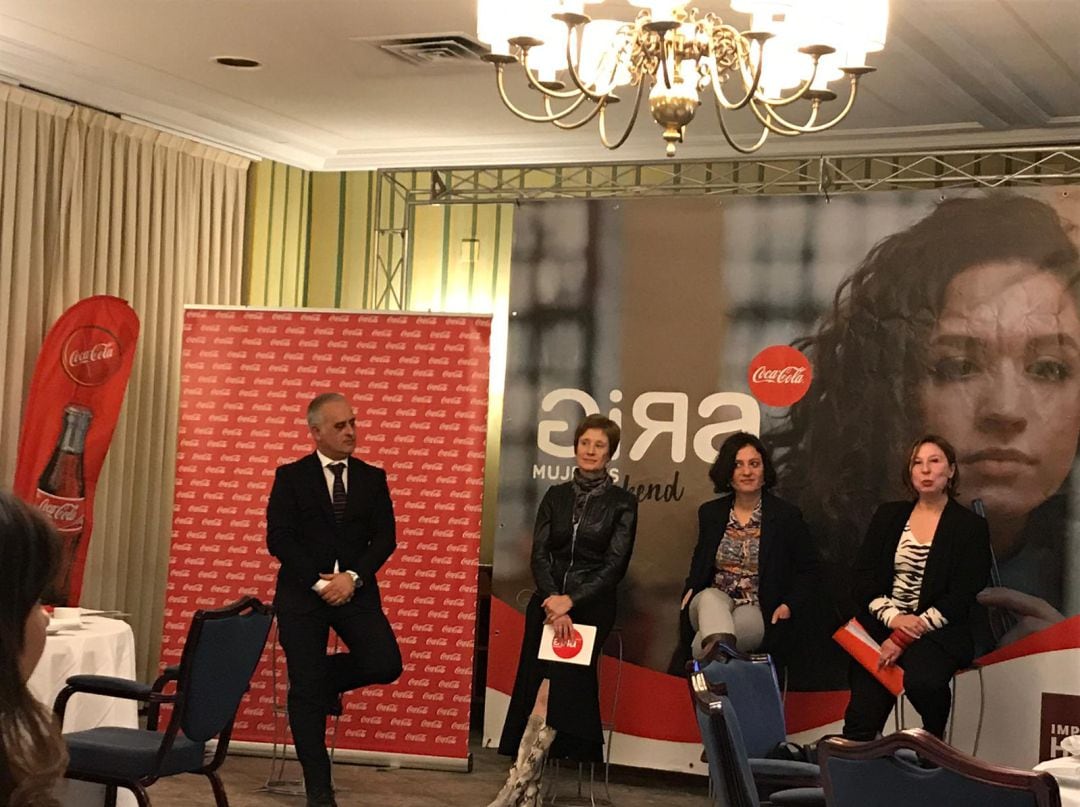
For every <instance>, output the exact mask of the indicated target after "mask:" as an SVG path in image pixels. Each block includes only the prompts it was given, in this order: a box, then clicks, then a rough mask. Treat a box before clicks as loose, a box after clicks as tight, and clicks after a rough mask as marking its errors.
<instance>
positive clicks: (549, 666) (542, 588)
mask: <svg viewBox="0 0 1080 807" xmlns="http://www.w3.org/2000/svg"><path fill="white" fill-rule="evenodd" d="M574 445H575V450H574V457H575V460H576V462H577V468H576V469H575V470H574V476H573V479H571V480H570V481H569V482H565V483H563V484H561V485H553V486H552V487H551V488H549V489H548V491H547V493H546V494H545V495H544V499H543V501H541V502H540V509H539V511H538V512H537V515H536V527H535V529H534V531H533V546H532V573H533V578H534V580H535V582H536V591H535V592H534V593H533V596H532V599H531V600H530V601H529V604H528V606H527V608H526V609H525V636H524V638H523V640H522V643H521V657H520V659H519V661H518V670H517V677H516V679H515V681H514V692H513V695H512V696H511V699H510V707H509V709H508V711H507V714H506V722H505V724H504V725H503V732H502V738H501V740H500V742H499V753H501V754H506V755H509V756H514V755H516V756H517V759H516V762H515V765H514V767H513V768H511V770H510V776H509V778H508V779H507V782H506V785H504V787H503V789H502V790H501V791H500V792H499V795H498V796H497V797H496V798H495V800H494V801H493V802H491V805H490V807H511V805H533V804H538V803H539V779H540V773H541V772H542V770H543V765H544V758H545V757H546V755H547V753H548V751H549V750H550V752H551V753H553V754H554V755H555V756H557V757H568V758H571V759H575V760H581V761H585V762H590V761H596V762H600V761H602V760H603V745H604V740H603V733H602V731H601V728H600V697H599V689H598V685H597V678H596V672H597V664H598V661H599V657H600V649H601V648H602V647H603V644H604V640H605V639H606V638H607V635H608V633H609V632H610V631H611V628H612V626H613V625H614V624H615V610H616V596H615V589H616V586H617V585H618V583H619V581H620V580H622V578H623V576H624V575H625V574H626V569H627V567H628V566H629V565H630V554H631V552H632V551H633V549H634V534H635V531H636V529H637V498H636V497H635V496H634V495H633V494H632V493H630V492H629V491H627V490H625V489H623V488H619V487H616V486H615V484H614V483H613V480H612V478H611V476H610V475H609V474H608V471H607V464H608V460H609V459H610V458H611V455H612V454H614V453H615V450H616V449H617V448H618V447H619V426H618V425H617V424H616V423H615V422H614V421H612V420H610V419H608V418H606V417H604V416H603V415H589V416H588V417H586V418H585V419H584V420H583V421H582V422H581V423H580V424H579V425H578V427H577V429H576V431H575V432H574ZM575 622H579V623H581V624H583V625H594V626H595V627H596V643H595V644H594V645H593V653H592V662H591V663H590V664H589V665H588V666H585V665H578V664H568V663H561V662H549V661H541V660H540V659H539V658H538V657H537V654H538V652H539V648H540V637H541V635H542V633H543V628H544V625H545V624H550V625H551V626H552V628H553V629H554V631H555V635H556V637H564V638H567V637H569V636H570V633H571V630H572V629H573V624H574V623H575Z"/></svg>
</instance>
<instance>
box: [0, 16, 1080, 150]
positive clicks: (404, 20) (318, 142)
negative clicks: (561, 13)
mask: <svg viewBox="0 0 1080 807" xmlns="http://www.w3.org/2000/svg"><path fill="white" fill-rule="evenodd" d="M605 5H607V6H611V7H612V9H611V12H609V13H617V15H618V16H623V17H630V16H631V15H632V11H634V9H631V8H630V7H629V6H628V5H627V4H626V2H625V0H607V2H606V4H605ZM697 5H698V7H699V8H701V9H702V10H703V11H708V10H712V11H717V12H719V13H721V14H724V15H725V16H727V17H730V18H731V21H732V22H734V23H736V24H737V25H738V26H739V27H745V26H746V20H745V18H744V17H742V15H736V14H731V13H730V12H727V11H726V10H727V3H726V2H723V0H701V1H700V2H698V3H697ZM592 8H593V9H597V8H603V7H598V6H593V7H592ZM474 31H475V0H0V74H2V75H3V76H5V77H7V78H8V80H15V81H17V82H19V83H21V84H23V85H24V86H27V87H30V88H33V89H38V90H42V91H45V92H49V93H53V94H55V95H59V96H62V97H64V98H68V99H71V100H74V101H78V102H81V103H84V104H89V105H92V106H96V107H99V108H101V109H104V110H107V111H110V112H115V113H120V114H124V115H128V116H132V117H135V118H139V119H142V120H145V121H149V122H152V123H154V124H157V125H159V126H162V127H166V128H171V129H174V130H179V131H182V132H186V133H190V134H194V135H197V136H199V137H200V138H203V139H206V140H209V141H211V142H216V143H219V144H222V145H225V146H228V147H232V148H234V149H238V150H241V151H244V152H248V153H252V154H255V155H259V156H262V157H267V158H272V159H275V160H280V161H282V162H286V163H289V164H292V165H296V166H300V167H303V168H308V169H316V170H323V169H326V170H344V169H370V168H381V167H413V166H420V167H427V166H451V165H494V164H539V163H574V162H599V161H608V160H618V161H628V160H634V161H637V160H642V161H655V160H661V159H663V154H664V148H663V145H664V144H663V142H662V141H661V140H660V137H659V133H660V130H659V129H658V128H657V127H656V126H655V124H653V123H652V121H651V120H650V119H649V118H648V115H647V111H646V110H643V111H642V118H641V120H639V122H638V127H637V129H636V130H635V131H634V133H633V134H632V135H631V137H630V140H629V142H628V143H627V144H626V145H625V146H623V147H622V148H621V149H619V150H618V151H615V152H609V151H606V150H605V149H603V148H602V147H601V146H600V145H599V144H598V142H597V138H596V133H595V128H594V127H593V126H589V127H586V128H585V129H583V130H581V131H578V132H573V133H567V132H559V131H556V130H555V129H554V128H552V127H551V126H549V125H539V124H529V123H525V122H524V121H520V120H518V119H517V118H515V117H514V116H513V115H511V114H510V113H509V112H508V111H506V110H505V109H504V108H503V107H502V105H501V103H500V101H499V100H498V98H497V95H496V91H495V82H494V78H493V72H494V71H493V69H492V68H491V67H490V66H489V65H486V64H483V63H480V62H477V63H475V64H469V63H454V64H448V65H439V66H434V67H416V66H412V65H409V64H407V63H405V62H403V61H400V60H399V59H397V58H396V57H394V56H392V55H389V54H387V53H384V52H382V51H380V50H378V49H377V48H376V47H375V46H374V45H372V44H371V43H370V42H368V41H366V40H367V39H368V38H372V37H384V36H409V35H423V34H442V33H449V32H459V33H465V34H468V35H470V36H472V35H473V34H474ZM217 56H246V57H251V58H255V59H258V60H260V61H261V62H262V63H263V67H262V68H260V69H258V70H254V71H236V70H228V69H226V68H223V67H221V66H219V65H217V64H216V63H214V61H213V59H214V57H217ZM871 61H872V63H873V64H875V66H877V67H878V68H879V71H878V72H877V73H874V74H873V75H871V76H868V77H867V78H865V79H864V80H863V81H864V84H863V87H862V88H861V89H860V97H859V99H858V103H857V104H856V107H855V110H854V111H853V112H852V114H851V116H850V117H849V118H848V119H847V120H846V121H845V122H844V123H842V124H841V125H840V126H839V127H837V128H836V129H833V130H831V131H829V132H825V133H822V134H819V135H812V136H804V137H799V138H794V139H782V142H776V141H780V140H781V139H779V138H777V139H776V140H775V141H770V143H769V145H768V146H767V147H766V149H765V150H764V151H763V152H762V154H764V155H767V156H779V155H795V154H817V153H823V152H824V153H830V154H840V153H864V152H871V151H873V152H880V151H900V150H926V149H938V148H958V147H993V146H1014V145H1033V144H1039V143H1054V144H1066V143H1078V142H1080V0H892V18H891V25H890V29H889V42H888V45H887V48H886V51H885V52H884V53H881V54H874V55H873V57H872V59H871ZM703 100H705V102H706V104H707V105H703V106H702V107H701V109H700V111H699V113H698V119H697V120H696V121H694V123H692V124H691V125H690V126H689V127H688V137H687V143H686V144H684V145H683V146H680V148H679V157H681V158H685V159H708V158H712V159H722V158H725V157H729V156H733V152H732V151H731V150H730V149H729V148H728V147H727V146H726V145H725V144H724V142H723V139H722V137H721V136H720V134H719V128H718V127H717V126H716V123H715V115H714V114H713V112H712V104H711V101H710V100H709V99H708V98H705V99H703ZM623 106H624V107H629V104H624V105H623ZM737 128H738V127H737Z"/></svg>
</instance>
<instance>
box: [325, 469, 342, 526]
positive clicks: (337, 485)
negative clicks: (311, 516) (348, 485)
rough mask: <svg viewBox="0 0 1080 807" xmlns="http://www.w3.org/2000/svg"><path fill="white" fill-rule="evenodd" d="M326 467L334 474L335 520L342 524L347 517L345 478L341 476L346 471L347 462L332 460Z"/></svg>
mask: <svg viewBox="0 0 1080 807" xmlns="http://www.w3.org/2000/svg"><path fill="white" fill-rule="evenodd" d="M326 467H327V468H329V469H330V470H331V471H332V472H333V474H334V496H333V501H334V520H335V521H336V522H337V523H338V524H340V523H341V521H342V519H344V518H345V501H346V498H345V480H343V479H342V478H341V475H342V474H343V473H345V463H343V462H332V463H330V464H329V465H328V466H326Z"/></svg>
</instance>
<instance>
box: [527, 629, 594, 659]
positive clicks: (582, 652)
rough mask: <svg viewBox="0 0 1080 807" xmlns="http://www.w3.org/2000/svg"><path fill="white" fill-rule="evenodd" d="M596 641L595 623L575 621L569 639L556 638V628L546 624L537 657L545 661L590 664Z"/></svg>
mask: <svg viewBox="0 0 1080 807" xmlns="http://www.w3.org/2000/svg"><path fill="white" fill-rule="evenodd" d="M595 643H596V626H595V625H581V624H579V623H576V622H575V623H574V628H573V631H572V632H571V636H570V638H569V639H556V638H555V628H553V627H551V625H544V632H543V634H542V635H541V636H540V652H539V653H538V654H537V657H538V658H540V659H541V660H543V661H563V662H566V663H567V664H588V663H589V662H590V661H592V651H593V645H594V644H595Z"/></svg>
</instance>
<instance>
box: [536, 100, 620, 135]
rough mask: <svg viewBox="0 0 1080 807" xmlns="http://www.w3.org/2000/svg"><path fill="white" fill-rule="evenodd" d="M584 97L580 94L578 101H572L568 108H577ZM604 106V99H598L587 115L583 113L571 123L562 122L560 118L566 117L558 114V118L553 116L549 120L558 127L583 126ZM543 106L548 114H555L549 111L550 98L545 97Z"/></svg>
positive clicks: (573, 127) (605, 103) (578, 127)
mask: <svg viewBox="0 0 1080 807" xmlns="http://www.w3.org/2000/svg"><path fill="white" fill-rule="evenodd" d="M585 97H586V96H584V95H582V96H581V98H580V99H579V100H578V101H576V102H575V103H574V104H573V105H572V106H571V107H570V109H572V110H573V109H577V107H578V106H579V105H580V104H581V101H584V100H585ZM605 106H607V101H606V100H600V101H598V102H597V103H595V104H593V106H592V109H591V110H590V111H589V113H588V114H587V115H585V116H584V117H583V118H581V119H580V120H576V121H574V122H573V123H563V122H562V118H564V117H566V116H565V115H561V116H560V117H558V118H553V119H552V121H551V122H552V123H553V124H555V125H556V126H558V127H559V128H560V129H580V128H581V127H582V126H584V125H585V124H586V123H588V122H589V121H591V120H593V119H594V118H595V117H596V116H597V115H599V114H600V111H601V110H602V109H603V108H604V107H605ZM544 108H545V109H547V111H548V113H549V114H556V113H553V112H552V111H551V99H550V98H545V99H544Z"/></svg>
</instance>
